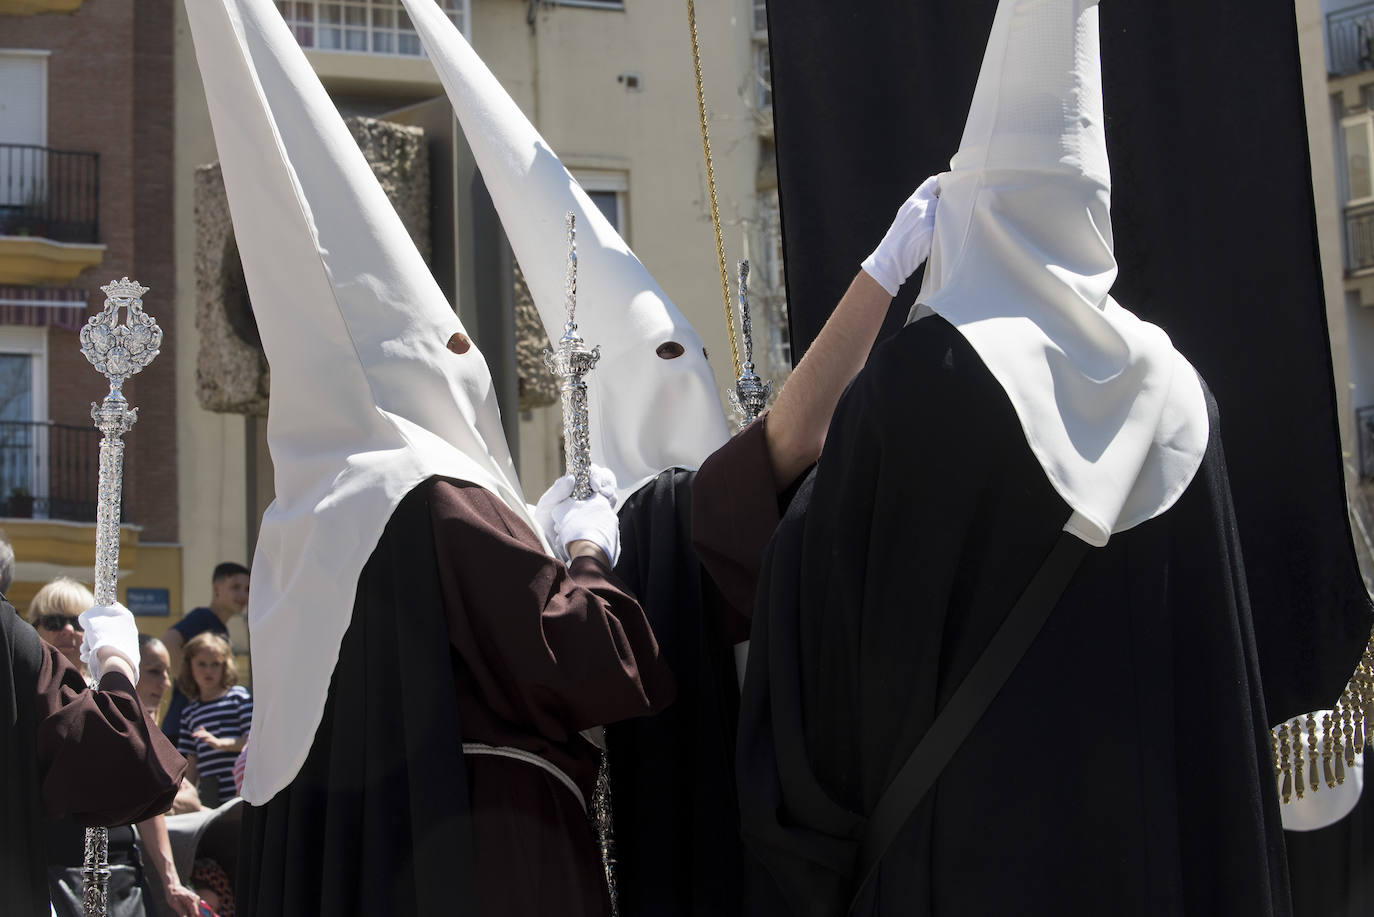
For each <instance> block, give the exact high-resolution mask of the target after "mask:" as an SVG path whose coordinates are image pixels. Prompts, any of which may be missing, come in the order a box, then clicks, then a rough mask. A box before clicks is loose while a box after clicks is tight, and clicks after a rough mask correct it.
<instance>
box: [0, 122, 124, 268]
mask: <svg viewBox="0 0 1374 917" xmlns="http://www.w3.org/2000/svg"><path fill="white" fill-rule="evenodd" d="M99 232H100V154H98V153H72V152H68V151H66V150H50V149H48V148H47V147H42V146H29V145H27V144H14V143H0V235H4V236H38V237H41V238H44V239H51V240H53V241H54V242H92V243H93V242H97V241H99Z"/></svg>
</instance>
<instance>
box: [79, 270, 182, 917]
mask: <svg viewBox="0 0 1374 917" xmlns="http://www.w3.org/2000/svg"><path fill="white" fill-rule="evenodd" d="M100 289H101V290H103V291H104V293H105V309H104V311H102V312H101V313H100V314H99V315H93V316H91V317H90V319H88V320H87V322H86V325H85V327H83V328H82V329H81V352H82V353H83V354H85V355H86V359H87V360H90V361H91V365H93V366H94V367H95V368H96V369H97V370H99V371H100V372H102V373H104V374H105V376H106V377H107V378H108V379H109V380H110V392H109V394H108V395H106V396H105V400H104V401H102V402H101V403H100V404H95V403H94V402H92V403H91V419H92V420H93V421H95V425H96V428H97V429H99V430H100V432H101V433H103V434H105V435H104V436H103V437H102V438H101V440H100V490H99V496H98V498H97V502H96V512H95V603H96V604H97V605H113V604H114V603H115V601H116V600H117V594H116V592H115V585H116V580H117V578H118V576H119V504H120V490H121V486H122V484H123V481H124V441H123V436H124V434H125V433H128V432H129V430H130V428H132V427H133V425H134V421H136V420H137V419H138V408H131V407H129V402H127V401H125V400H124V393H123V391H122V389H123V387H124V380H125V379H128V378H129V377H130V376H132V375H134V374H135V373H137V372H138V371H139V370H141V369H143V368H144V367H145V366H147V365H148V364H149V363H151V362H152V361H153V357H155V356H157V354H158V348H159V347H161V346H162V329H161V328H159V327H158V326H157V323H156V322H155V321H153V319H152V317H151V316H149V315H147V314H146V313H145V312H144V311H143V294H144V293H147V292H148V288H147V287H145V286H143V285H142V284H140V283H138V282H137V281H132V280H130V279H129V278H128V277H125V278H123V279H121V280H116V281H113V282H111V283H107V284H106V285H105V286H103V287H101V288H100ZM121 306H122V307H124V308H125V309H127V310H128V317H127V318H126V320H125V322H124V324H123V325H121V324H120V323H119V309H120V307H121ZM81 878H82V881H83V883H84V885H85V890H84V892H83V900H84V902H85V908H86V914H87V915H88V917H105V913H106V908H107V906H108V898H109V884H110V865H109V835H108V832H107V831H106V830H105V829H104V828H87V829H86V862H85V864H84V866H83V867H82V869H81Z"/></svg>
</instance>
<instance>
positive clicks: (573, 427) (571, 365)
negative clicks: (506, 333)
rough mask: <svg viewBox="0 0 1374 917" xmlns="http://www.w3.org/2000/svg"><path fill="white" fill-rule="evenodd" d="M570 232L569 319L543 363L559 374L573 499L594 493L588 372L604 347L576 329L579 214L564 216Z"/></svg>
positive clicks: (567, 297) (570, 213)
mask: <svg viewBox="0 0 1374 917" xmlns="http://www.w3.org/2000/svg"><path fill="white" fill-rule="evenodd" d="M564 225H565V226H566V227H567V233H568V272H567V276H566V278H565V280H564V288H565V302H564V306H565V308H566V309H567V311H568V321H567V322H566V323H565V324H564V325H563V336H562V337H561V338H559V340H558V345H557V346H556V347H555V348H554V350H552V351H548V350H546V351H544V365H545V366H547V367H548V368H549V372H551V373H553V374H554V375H555V376H557V377H558V381H559V389H560V391H561V392H562V395H563V449H564V452H565V453H566V455H567V469H568V474H570V475H572V478H573V493H572V495H573V499H575V500H585V499H587V498H588V497H590V496H591V495H592V443H591V422H590V420H589V418H588V411H587V373H589V372H591V371H592V369H593V367H595V366H596V363H597V361H598V360H600V359H601V347H600V346H599V345H598V346H596V347H591V348H589V347H588V346H587V342H586V341H584V340H582V336H581V335H580V334H578V333H577V217H576V216H575V215H574V214H573V213H572V211H569V212H568V213H567V215H566V216H565V217H564Z"/></svg>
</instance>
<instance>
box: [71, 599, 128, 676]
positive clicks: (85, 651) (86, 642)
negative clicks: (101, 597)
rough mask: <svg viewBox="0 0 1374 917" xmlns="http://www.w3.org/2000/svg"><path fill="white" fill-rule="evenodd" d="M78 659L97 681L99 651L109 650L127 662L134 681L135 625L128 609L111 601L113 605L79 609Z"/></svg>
mask: <svg viewBox="0 0 1374 917" xmlns="http://www.w3.org/2000/svg"><path fill="white" fill-rule="evenodd" d="M81 630H82V632H83V636H82V638H81V661H82V662H84V663H86V668H88V669H90V670H91V677H92V678H93V679H95V680H96V681H99V680H100V670H101V660H100V655H101V654H100V651H101V650H103V649H109V650H111V651H113V652H115V653H118V654H119V655H120V656H123V657H124V660H125V661H126V662H128V663H129V668H131V669H133V672H134V683H135V684H137V683H138V663H139V652H138V625H137V624H135V623H134V616H133V615H132V614H131V613H130V612H129V609H127V608H125V607H124V606H123V605H121V604H119V603H118V602H115V603H114V604H113V605H92V606H91V607H90V608H87V609H86V610H85V611H83V612H81Z"/></svg>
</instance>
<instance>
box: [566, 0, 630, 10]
mask: <svg viewBox="0 0 1374 917" xmlns="http://www.w3.org/2000/svg"><path fill="white" fill-rule="evenodd" d="M554 2H555V3H556V4H557V5H558V6H582V7H586V8H587V9H592V10H623V9H624V8H625V2H624V0H554Z"/></svg>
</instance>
